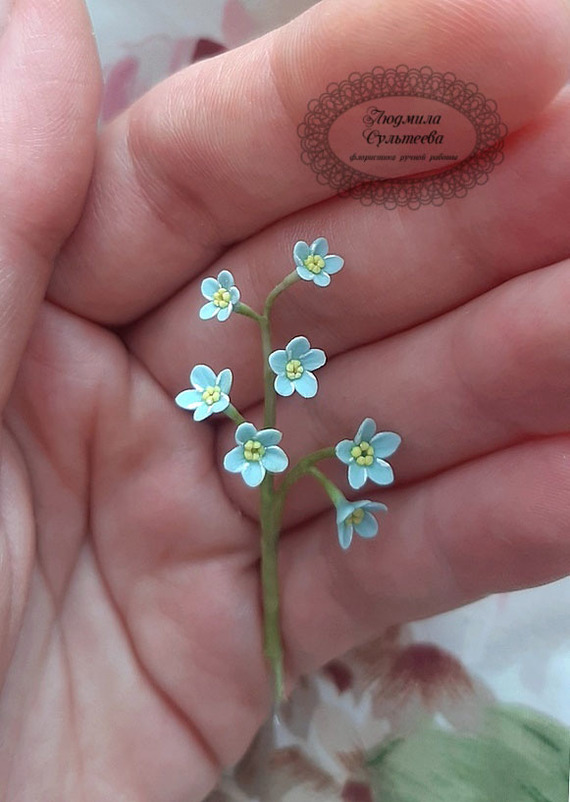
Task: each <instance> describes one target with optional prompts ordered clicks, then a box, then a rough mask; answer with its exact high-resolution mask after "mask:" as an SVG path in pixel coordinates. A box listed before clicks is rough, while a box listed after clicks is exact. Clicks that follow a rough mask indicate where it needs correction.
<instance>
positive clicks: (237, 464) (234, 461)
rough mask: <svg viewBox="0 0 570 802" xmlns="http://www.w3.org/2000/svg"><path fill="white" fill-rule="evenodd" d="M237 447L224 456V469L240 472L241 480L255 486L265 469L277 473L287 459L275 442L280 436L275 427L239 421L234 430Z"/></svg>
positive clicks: (283, 466) (278, 440)
mask: <svg viewBox="0 0 570 802" xmlns="http://www.w3.org/2000/svg"><path fill="white" fill-rule="evenodd" d="M235 437H236V443H237V446H236V447H235V448H232V450H231V451H229V452H228V453H227V454H226V456H225V457H224V468H225V469H226V471H230V473H241V475H242V477H243V481H244V482H245V483H246V485H249V486H250V487H257V485H260V484H261V482H262V481H263V477H264V476H265V473H266V471H269V473H281V471H284V470H285V468H286V467H287V465H288V464H289V460H288V458H287V454H285V452H284V451H283V449H282V448H279V446H278V445H277V443H279V442H280V441H281V438H282V437H283V435H282V434H281V432H280V431H278V430H277V429H260V430H259V431H258V430H257V429H256V428H255V426H254V425H253V424H252V423H240V425H239V426H238V427H237V429H236V434H235Z"/></svg>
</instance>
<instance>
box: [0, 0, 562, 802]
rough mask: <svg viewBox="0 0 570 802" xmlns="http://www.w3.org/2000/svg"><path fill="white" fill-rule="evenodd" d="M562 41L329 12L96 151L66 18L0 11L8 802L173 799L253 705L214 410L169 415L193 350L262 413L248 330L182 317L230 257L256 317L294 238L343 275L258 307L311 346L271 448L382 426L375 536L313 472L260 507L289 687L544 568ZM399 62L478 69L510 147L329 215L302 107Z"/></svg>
mask: <svg viewBox="0 0 570 802" xmlns="http://www.w3.org/2000/svg"><path fill="white" fill-rule="evenodd" d="M569 35H570V8H569V7H568V4H567V3H566V2H565V1H564V2H563V1H562V0H547V1H546V2H544V0H541V2H540V3H539V2H538V0H525V2H521V0H516V2H515V0H505V1H504V2H503V3H501V4H500V5H497V4H488V3H486V2H483V0H463V2H452V1H451V0H429V1H428V2H426V0H414V1H412V0H385V2H382V3H380V2H372V0H368V1H367V2H363V3H361V4H360V6H359V12H358V14H355V13H354V8H353V4H351V3H349V2H344V1H343V2H341V1H340V0H327V1H326V2H324V3H321V4H319V5H318V6H316V7H314V8H313V9H311V11H309V12H308V13H307V14H305V15H303V16H302V17H300V18H299V19H297V20H296V21H294V22H293V23H291V25H289V26H287V27H285V28H283V29H280V30H278V31H276V32H274V33H272V34H270V35H268V36H267V37H265V38H264V39H260V40H257V41H255V42H253V43H251V44H249V45H247V46H245V47H243V48H240V49H238V50H236V51H232V52H230V53H228V54H225V55H223V56H220V57H217V58H215V59H213V60H211V61H207V62H204V63H200V64H198V65H195V66H193V67H191V68H190V69H188V70H186V71H184V72H182V73H180V74H178V75H176V76H174V77H173V78H171V79H170V80H169V81H167V82H166V83H164V84H162V85H161V86H159V87H157V88H155V89H154V90H152V91H151V92H150V93H149V94H148V95H147V96H146V97H145V98H143V99H142V100H141V101H139V102H138V103H136V104H135V105H134V106H133V107H132V108H131V109H129V110H128V111H127V112H125V113H124V114H123V115H122V116H121V117H120V118H118V119H117V120H115V121H114V122H113V123H112V124H110V125H109V126H108V127H107V128H106V129H105V130H103V131H102V132H101V134H100V136H99V140H98V142H96V116H97V108H98V102H99V94H100V75H99V70H98V66H97V61H96V54H95V51H94V42H93V38H92V34H91V31H90V28H89V23H88V20H87V17H86V15H85V13H84V10H83V9H82V7H81V4H80V3H79V2H78V0H15V4H14V5H13V7H12V9H11V12H10V16H9V20H8V21H7V22H5V23H4V25H3V33H2V37H1V39H0V86H1V94H0V101H1V104H2V113H1V114H0V175H2V181H1V185H0V193H1V199H2V205H1V208H2V214H1V215H0V308H1V310H2V313H1V315H0V366H1V370H0V402H1V403H2V406H3V408H4V415H3V432H2V440H1V466H0V504H1V508H0V513H1V517H0V557H1V559H0V672H1V676H2V692H1V695H0V744H1V746H0V778H1V786H2V788H3V793H4V796H3V799H5V800H7V801H9V802H12V801H13V800H14V801H15V800H18V802H20V801H21V800H25V802H27V800H36V799H45V800H51V799H58V800H73V801H74V802H100V801H102V800H108V799H111V798H112V799H117V800H118V799H120V800H128V801H129V802H131V800H132V801H133V802H139V800H140V801H141V802H142V800H144V801H145V802H155V800H156V802H181V800H184V802H193V801H194V800H201V799H203V798H204V796H205V795H206V794H207V793H208V791H209V790H210V789H211V788H212V786H213V785H214V783H215V782H216V778H217V777H218V775H219V772H220V770H221V768H222V767H224V766H228V765H230V764H232V763H234V762H235V761H237V760H238V759H239V757H240V756H241V755H242V754H243V753H244V751H245V749H246V748H247V745H248V743H249V742H250V740H251V738H252V737H253V735H254V733H255V731H256V728H257V727H258V726H259V725H260V723H261V722H262V721H263V719H264V718H265V717H266V716H267V714H268V712H269V710H270V681H269V677H268V673H267V669H266V666H265V664H264V660H263V657H262V651H261V633H260V608H259V583H258V559H259V548H258V536H257V529H256V524H255V514H256V513H255V510H256V503H257V496H256V492H255V491H250V490H248V489H247V488H246V487H245V486H244V485H243V483H242V482H241V480H240V478H239V477H235V476H225V475H223V474H222V472H221V471H220V464H221V459H222V457H223V454H224V453H225V452H226V451H227V450H228V448H229V447H230V446H231V442H232V426H231V424H226V423H221V424H218V425H212V424H211V423H210V422H209V423H202V424H195V423H194V422H193V421H192V419H191V416H190V415H188V414H187V413H185V412H184V411H182V410H179V409H177V408H176V407H175V405H174V403H173V401H172V398H173V396H174V395H175V394H176V393H177V392H178V391H180V390H181V389H183V388H184V387H186V386H187V376H188V373H189V370H190V368H191V367H192V366H193V365H194V364H196V363H197V362H206V363H207V364H210V365H212V366H214V367H215V368H216V370H219V369H221V368H222V367H226V366H230V367H231V368H232V370H233V372H234V375H235V383H234V391H233V393H232V400H233V402H234V403H235V405H236V406H237V407H238V408H239V409H240V410H241V411H242V412H243V413H244V415H245V416H246V418H248V419H251V420H254V421H259V412H260V409H259V403H260V400H261V371H260V367H259V359H258V356H259V345H258V333H257V331H256V330H255V324H254V323H253V322H252V321H250V320H246V319H245V318H239V317H237V316H236V315H234V316H232V318H231V319H230V320H229V321H228V322H227V323H224V324H220V323H218V322H217V321H212V322H210V323H201V322H200V321H199V320H198V316H197V310H198V307H199V305H200V302H201V296H200V290H199V286H200V281H201V279H202V278H203V277H204V276H206V275H217V273H218V272H219V271H220V270H222V269H224V268H227V269H231V271H232V272H233V273H234V276H235V277H236V282H237V284H238V286H239V287H240V288H241V289H242V293H243V294H244V300H246V301H247V303H249V304H250V305H251V306H253V307H254V308H259V307H260V305H261V302H262V300H263V297H264V296H265V295H266V293H267V292H268V291H269V290H270V289H271V288H272V287H273V286H274V285H275V284H276V283H277V282H278V281H279V280H280V279H281V278H282V277H283V276H284V275H285V274H286V273H287V272H289V270H290V269H291V266H292V260H291V247H292V244H293V243H294V242H295V241H296V240H298V239H305V240H308V241H311V240H312V239H314V238H315V237H317V236H326V237H327V238H328V239H329V242H330V245H331V251H332V252H334V253H338V254H341V255H342V256H344V258H345V259H346V265H345V268H344V269H343V271H342V272H341V273H340V274H338V275H337V276H335V277H333V284H332V285H331V287H329V288H328V289H326V290H321V289H318V288H315V287H313V286H309V285H306V284H305V283H304V282H303V283H299V284H297V285H296V286H295V287H294V288H292V289H291V290H289V291H288V293H287V294H286V295H284V296H283V297H282V298H280V299H279V301H278V303H277V304H276V308H275V332H274V342H275V347H283V346H284V344H285V343H286V342H287V341H288V340H289V339H290V338H291V337H292V336H295V335H297V334H300V333H305V334H307V335H308V336H309V338H310V340H311V343H312V344H313V345H314V346H315V347H319V348H324V349H325V350H326V351H327V354H328V356H329V362H328V364H327V366H326V367H325V368H323V369H322V370H320V371H319V373H318V376H319V381H320V392H319V396H318V397H317V398H316V399H315V400H314V401H303V399H300V398H293V399H289V400H286V401H284V402H283V403H282V404H280V407H279V415H280V417H279V424H280V428H282V430H283V431H284V435H285V436H284V440H283V445H284V447H285V448H286V450H287V452H288V454H289V456H290V458H291V460H292V461H295V460H296V459H297V458H298V457H299V456H301V455H302V454H303V453H306V452H307V451H309V450H313V449H315V448H319V447H322V446H326V445H330V444H334V443H336V442H338V440H340V439H343V438H345V437H349V436H351V435H353V434H354V432H355V431H356V428H357V426H358V424H359V423H360V421H361V420H362V419H363V417H365V416H367V415H370V416H372V417H375V418H376V420H377V422H378V425H379V427H380V428H381V429H389V430H393V431H397V432H399V433H400V434H401V435H402V436H403V438H404V444H403V445H402V447H401V449H400V450H399V451H398V452H397V454H396V455H395V456H394V457H393V458H391V460H390V461H391V462H392V464H393V466H394V470H395V473H396V477H397V481H396V484H395V485H394V486H393V487H392V488H390V489H385V490H383V491H382V492H381V493H376V492H375V491H374V490H372V491H369V489H368V488H367V489H366V491H367V492H366V497H368V498H371V499H375V500H381V501H383V502H385V503H386V504H387V505H388V507H389V513H388V514H387V515H384V516H382V519H381V524H380V525H381V530H380V535H379V536H378V537H377V538H376V539H375V540H372V541H361V540H360V539H358V538H355V542H354V543H353V545H352V546H351V549H350V550H349V551H348V552H347V553H343V552H342V551H341V549H340V547H339V545H338V542H337V540H336V531H335V526H334V515H333V512H332V511H331V509H330V506H329V504H328V502H327V499H326V497H325V496H324V494H321V493H320V491H319V492H316V490H315V487H314V485H313V484H311V480H310V479H307V480H306V481H304V482H303V483H301V484H300V485H299V488H298V493H297V494H296V496H295V498H294V499H292V500H291V503H290V504H289V505H288V507H287V513H286V520H285V531H284V533H283V536H282V543H281V563H280V566H281V583H282V605H283V607H282V609H283V621H282V624H283V633H284V639H285V646H286V660H287V670H288V677H289V684H290V685H292V684H293V683H294V681H295V679H296V678H297V677H298V676H299V674H300V673H302V672H306V671H309V670H313V669H315V668H317V667H318V666H320V665H322V664H323V663H324V662H326V661H327V660H329V659H331V658H332V657H334V656H335V655H338V654H340V653H342V652H344V651H345V650H346V649H348V648H350V647H351V646H354V645H356V644H358V643H362V642H363V641H365V640H366V639H368V638H370V637H372V636H373V635H377V634H379V633H380V632H382V630H383V629H384V628H385V627H387V626H389V625H392V624H395V623H398V622H404V621H408V620H412V619H417V618H420V617H423V616H428V615H431V614H434V613H437V612H441V611H444V610H449V609H452V608H454V607H458V606H460V605H463V604H465V603H467V602H470V601H472V600H474V599H477V598H480V597H482V596H485V595H486V594H489V593H494V592H499V591H507V590H512V589H515V588H522V587H526V586H531V585H538V584H541V583H544V582H548V581H552V580H554V579H556V578H558V577H562V576H564V575H566V574H568V573H570V539H569V538H568V531H569V526H570V471H569V467H568V466H569V465H570V460H569V457H570V435H569V431H570V407H569V405H568V403H567V401H568V393H569V390H570V378H569V377H570V370H569V367H570V357H569V355H568V348H567V343H568V335H569V333H570V332H569V326H570V323H569V320H570V318H569V316H568V302H569V300H570V280H569V278H568V276H569V268H570V263H569V261H568V258H569V257H570V240H569V236H568V219H567V218H568V215H567V207H568V194H569V190H570V146H569V144H568V137H567V131H568V125H569V122H570V93H569V91H568V89H563V86H564V83H565V80H566V77H567V75H568V69H569V64H568V60H569V53H570V48H568V39H569ZM348 42H350V46H348V45H347V43H348ZM400 63H408V64H429V65H430V66H432V67H433V68H434V69H438V70H441V71H446V70H452V71H453V72H455V73H456V74H457V75H459V76H462V77H465V78H466V79H469V80H472V81H474V82H476V83H477V84H478V85H479V86H480V88H481V91H483V92H484V93H485V95H486V96H487V97H491V98H493V99H494V100H495V101H496V102H497V104H498V108H499V110H500V113H501V116H502V118H503V120H504V121H505V123H506V124H507V126H508V129H509V132H510V134H509V137H508V138H507V142H506V146H505V161H504V164H503V165H502V166H501V167H500V168H497V169H496V170H495V172H494V173H493V175H492V177H491V179H490V180H489V181H488V183H487V184H485V185H484V186H481V187H479V188H477V189H476V190H474V191H472V192H471V193H470V194H469V195H468V196H467V197H466V198H464V199H460V200H454V201H450V202H448V203H446V204H445V205H444V206H443V207H442V208H435V207H427V208H425V209H422V210H421V211H415V212H411V211H409V210H407V209H402V210H398V211H395V212H386V211H385V210H383V209H381V208H365V207H363V206H361V205H360V204H359V203H358V202H356V201H346V200H340V199H338V198H335V197H333V196H332V193H331V191H330V190H329V189H328V188H327V187H322V186H320V185H319V184H317V182H316V181H315V180H314V177H313V176H312V175H311V174H310V172H309V171H308V170H307V168H305V167H303V165H302V164H301V162H300V159H299V143H298V138H297V134H296V126H297V124H298V122H299V121H300V120H301V119H302V117H303V115H304V111H305V108H306V104H307V102H308V100H309V99H310V98H312V97H317V96H318V95H319V94H320V93H321V92H322V91H323V88H324V87H326V85H327V84H328V83H330V81H331V80H342V79H343V78H345V77H346V76H348V75H349V74H350V73H351V72H352V71H354V70H359V71H363V70H366V69H370V67H371V66H373V65H375V64H383V65H387V66H388V65H391V64H400ZM94 159H95V161H94V162H93V160H94ZM90 180H91V183H89V181H90ZM54 268H55V269H54ZM315 411H316V414H315ZM326 470H327V471H328V472H329V473H330V476H331V477H333V478H335V479H338V481H339V482H342V486H343V487H346V484H345V476H344V470H343V469H342V467H341V466H340V465H336V464H335V465H331V466H330V471H329V468H328V467H327V468H326ZM317 490H318V488H317Z"/></svg>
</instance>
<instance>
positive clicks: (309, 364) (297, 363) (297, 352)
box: [269, 337, 327, 398]
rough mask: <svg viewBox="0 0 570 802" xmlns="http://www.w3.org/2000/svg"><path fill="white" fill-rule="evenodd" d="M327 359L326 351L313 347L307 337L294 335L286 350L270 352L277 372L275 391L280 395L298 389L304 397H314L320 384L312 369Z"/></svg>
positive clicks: (289, 393)
mask: <svg viewBox="0 0 570 802" xmlns="http://www.w3.org/2000/svg"><path fill="white" fill-rule="evenodd" d="M326 361H327V358H326V356H325V352H324V351H321V349H320V348H311V343H310V342H309V341H308V340H307V338H306V337H294V338H293V339H292V340H291V341H290V342H288V343H287V345H286V346H285V350H284V351H273V353H272V354H269V365H270V367H271V370H272V371H273V372H274V373H276V374H277V376H276V377H275V382H274V386H275V391H276V392H277V393H279V395H293V393H294V392H295V390H296V391H297V392H298V393H299V395H302V396H303V398H313V396H315V395H316V394H317V389H318V384H317V380H316V379H315V377H314V375H313V374H312V373H311V371H312V370H316V369H317V368H322V366H323V365H324V364H325V362H326Z"/></svg>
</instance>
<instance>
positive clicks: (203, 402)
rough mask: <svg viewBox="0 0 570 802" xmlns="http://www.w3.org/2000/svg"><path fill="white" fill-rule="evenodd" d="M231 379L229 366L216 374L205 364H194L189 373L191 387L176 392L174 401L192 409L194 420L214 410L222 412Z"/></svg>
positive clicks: (227, 400) (227, 402)
mask: <svg viewBox="0 0 570 802" xmlns="http://www.w3.org/2000/svg"><path fill="white" fill-rule="evenodd" d="M232 379H233V376H232V372H231V370H230V369H229V368H225V369H224V370H222V371H220V373H218V375H217V376H216V374H215V373H214V371H213V370H212V368H209V367H208V366H207V365H196V367H194V368H192V373H191V374H190V384H191V385H192V388H193V389H192V390H183V391H182V392H181V393H178V395H177V396H176V399H175V400H176V403H177V404H178V406H179V407H182V409H189V410H194V420H204V418H207V417H208V416H209V415H212V413H214V412H223V411H224V409H227V408H228V406H229V404H230V398H229V392H230V389H231V386H232Z"/></svg>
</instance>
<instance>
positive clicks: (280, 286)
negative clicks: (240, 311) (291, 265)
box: [263, 270, 301, 318]
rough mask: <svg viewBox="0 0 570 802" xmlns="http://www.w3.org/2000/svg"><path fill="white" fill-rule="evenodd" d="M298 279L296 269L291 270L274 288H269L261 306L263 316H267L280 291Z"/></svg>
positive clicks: (299, 278)
mask: <svg viewBox="0 0 570 802" xmlns="http://www.w3.org/2000/svg"><path fill="white" fill-rule="evenodd" d="M300 280H301V277H300V275H299V274H298V273H297V271H296V270H293V272H292V273H289V275H288V276H285V278H284V279H283V281H282V282H281V283H280V284H278V285H277V286H276V287H275V289H273V290H271V292H270V293H269V295H268V296H267V300H266V301H265V306H264V308H263V315H264V317H266V318H268V317H269V313H270V312H271V307H272V306H273V303H274V301H275V299H276V298H277V296H278V295H281V293H282V292H283V291H284V290H286V289H287V287H290V286H291V284H295V282H296V281H300Z"/></svg>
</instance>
